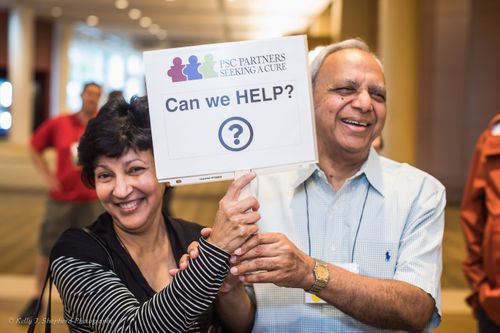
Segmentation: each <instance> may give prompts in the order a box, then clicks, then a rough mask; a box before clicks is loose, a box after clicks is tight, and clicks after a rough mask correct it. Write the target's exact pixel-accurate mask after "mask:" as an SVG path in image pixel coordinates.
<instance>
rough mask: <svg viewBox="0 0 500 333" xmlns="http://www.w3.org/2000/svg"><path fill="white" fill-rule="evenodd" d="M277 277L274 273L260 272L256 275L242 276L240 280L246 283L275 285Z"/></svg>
mask: <svg viewBox="0 0 500 333" xmlns="http://www.w3.org/2000/svg"><path fill="white" fill-rule="evenodd" d="M277 275H278V274H277V273H276V272H274V271H270V272H267V271H260V272H257V273H254V274H247V275H240V276H239V280H240V281H243V282H246V283H275V282H276V280H277V278H276V277H277Z"/></svg>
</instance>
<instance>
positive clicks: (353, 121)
mask: <svg viewBox="0 0 500 333" xmlns="http://www.w3.org/2000/svg"><path fill="white" fill-rule="evenodd" d="M342 121H343V122H344V123H346V124H350V125H356V126H363V127H368V123H363V122H360V121H356V120H350V119H343V120H342Z"/></svg>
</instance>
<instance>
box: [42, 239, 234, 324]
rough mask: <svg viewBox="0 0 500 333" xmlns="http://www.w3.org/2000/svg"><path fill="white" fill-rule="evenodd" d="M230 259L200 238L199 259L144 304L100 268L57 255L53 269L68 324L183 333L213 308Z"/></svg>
mask: <svg viewBox="0 0 500 333" xmlns="http://www.w3.org/2000/svg"><path fill="white" fill-rule="evenodd" d="M228 260H229V255H228V254H227V253H226V252H225V251H223V250H221V249H219V248H217V247H216V246H213V245H211V244H209V243H208V242H207V241H205V240H203V239H200V245H199V256H198V259H196V260H193V261H192V262H191V263H190V267H189V268H188V269H186V270H184V271H182V272H180V273H179V274H177V276H176V277H175V278H174V279H173V281H172V283H171V284H170V285H169V286H168V287H166V288H165V289H163V290H162V291H161V292H160V293H158V294H156V295H155V296H153V298H151V299H150V300H149V301H147V302H145V303H143V304H140V303H139V301H138V300H137V299H136V298H135V297H134V295H133V294H132V293H131V292H130V291H129V290H128V289H127V287H126V286H125V285H124V284H123V283H122V281H121V280H120V279H119V278H118V276H117V275H116V274H115V273H114V272H113V271H110V270H108V269H106V268H105V267H103V266H102V265H100V264H97V263H92V262H85V261H83V260H80V259H75V258H70V257H58V258H57V259H55V260H54V261H53V263H52V265H51V269H52V275H53V278H54V283H55V285H56V287H57V289H58V290H59V293H60V295H61V297H62V299H63V303H64V307H65V310H66V316H67V318H66V319H67V320H68V325H69V326H70V328H72V327H82V326H84V327H89V328H91V329H92V330H96V331H98V332H152V331H161V332H184V331H187V330H188V329H189V328H190V327H191V326H192V325H193V323H194V322H195V320H196V319H197V318H198V317H199V315H200V314H202V313H203V312H205V311H206V310H207V309H208V307H209V306H210V305H211V304H212V302H213V301H214V299H215V297H216V296H217V292H218V290H219V288H220V286H221V285H222V283H223V281H224V278H225V277H226V275H227V271H228Z"/></svg>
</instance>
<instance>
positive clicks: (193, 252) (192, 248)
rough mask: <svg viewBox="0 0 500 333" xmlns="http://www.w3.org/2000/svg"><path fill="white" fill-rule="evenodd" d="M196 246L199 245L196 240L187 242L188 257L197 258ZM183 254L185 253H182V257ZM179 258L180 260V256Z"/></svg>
mask: <svg viewBox="0 0 500 333" xmlns="http://www.w3.org/2000/svg"><path fill="white" fill-rule="evenodd" d="M198 246H199V244H198V242H197V241H194V242H191V244H189V246H188V248H187V251H188V255H189V258H191V259H196V258H198ZM184 256H185V255H183V257H184ZM189 258H188V259H189ZM181 260H182V258H181Z"/></svg>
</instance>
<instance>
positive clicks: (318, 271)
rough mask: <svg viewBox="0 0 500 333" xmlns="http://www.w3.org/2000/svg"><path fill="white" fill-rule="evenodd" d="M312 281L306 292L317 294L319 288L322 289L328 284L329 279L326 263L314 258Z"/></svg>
mask: <svg viewBox="0 0 500 333" xmlns="http://www.w3.org/2000/svg"><path fill="white" fill-rule="evenodd" d="M313 274H314V279H315V280H314V283H313V285H312V286H311V288H309V289H307V290H306V291H307V292H308V293H311V294H314V295H317V294H319V292H320V291H321V290H323V289H324V288H325V287H326V286H327V285H328V280H329V279H330V272H329V271H328V266H327V264H326V263H324V262H322V261H319V260H317V259H315V260H314V269H313Z"/></svg>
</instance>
